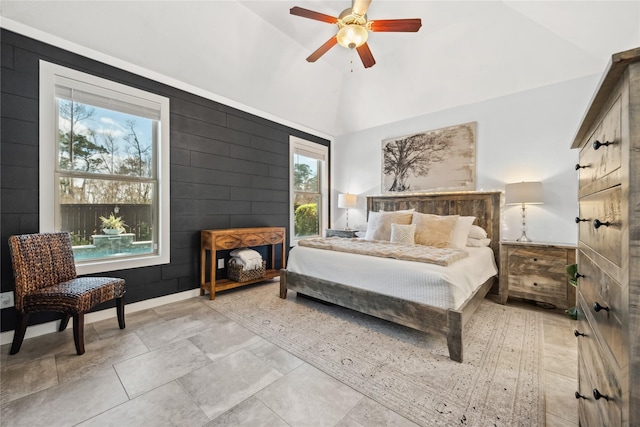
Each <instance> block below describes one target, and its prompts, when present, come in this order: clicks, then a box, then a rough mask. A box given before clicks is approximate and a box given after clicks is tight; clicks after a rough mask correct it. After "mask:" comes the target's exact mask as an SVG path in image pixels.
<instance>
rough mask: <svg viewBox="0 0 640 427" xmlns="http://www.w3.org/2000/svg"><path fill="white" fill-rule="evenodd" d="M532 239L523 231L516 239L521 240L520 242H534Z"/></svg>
mask: <svg viewBox="0 0 640 427" xmlns="http://www.w3.org/2000/svg"><path fill="white" fill-rule="evenodd" d="M532 241H533V240H531V239H530V238H528V237H527V235H526V234H525V233H522V236H520V237H519V238H518V239H516V242H520V243H529V242H532Z"/></svg>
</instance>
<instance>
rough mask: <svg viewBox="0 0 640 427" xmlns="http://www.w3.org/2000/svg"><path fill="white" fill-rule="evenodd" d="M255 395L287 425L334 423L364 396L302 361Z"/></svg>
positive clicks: (327, 424)
mask: <svg viewBox="0 0 640 427" xmlns="http://www.w3.org/2000/svg"><path fill="white" fill-rule="evenodd" d="M256 397H257V398H258V399H260V400H261V401H262V402H264V404H265V405H267V406H268V407H269V408H271V410H273V411H274V412H275V413H276V414H278V415H279V416H280V417H281V418H282V419H284V420H285V421H286V422H287V423H289V424H290V425H293V426H304V425H308V424H309V420H313V424H314V425H316V426H335V425H336V424H337V423H338V422H339V421H340V420H342V419H343V418H344V417H345V415H346V414H347V413H348V412H349V411H351V410H352V409H353V408H354V407H355V406H356V404H357V403H358V402H359V401H360V400H361V399H362V397H363V396H362V394H360V393H358V392H357V391H355V390H353V389H352V388H351V387H348V386H346V385H345V384H343V383H341V382H340V381H338V380H336V379H334V378H332V377H330V376H329V375H327V374H325V373H324V372H321V371H320V370H318V369H316V368H314V367H313V366H311V365H309V364H306V363H305V364H303V365H301V366H300V367H298V368H296V369H294V370H293V371H291V372H290V373H288V374H287V375H285V376H284V377H282V378H281V379H280V380H278V381H276V382H274V383H273V384H271V385H269V386H268V387H266V388H264V389H263V390H262V391H260V392H259V393H257V394H256Z"/></svg>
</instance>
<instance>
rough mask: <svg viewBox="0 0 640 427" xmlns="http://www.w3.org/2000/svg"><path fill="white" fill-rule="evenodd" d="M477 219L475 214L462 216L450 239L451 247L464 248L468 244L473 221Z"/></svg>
mask: <svg viewBox="0 0 640 427" xmlns="http://www.w3.org/2000/svg"><path fill="white" fill-rule="evenodd" d="M475 220H476V217H475V216H461V217H459V218H458V222H456V226H455V227H454V228H453V234H452V235H451V240H450V241H449V247H450V248H456V249H463V248H464V247H465V246H467V237H469V231H470V230H471V225H473V221H475Z"/></svg>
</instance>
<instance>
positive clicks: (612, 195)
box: [579, 186, 622, 267]
mask: <svg viewBox="0 0 640 427" xmlns="http://www.w3.org/2000/svg"><path fill="white" fill-rule="evenodd" d="M621 197H622V187H621V186H616V187H613V188H610V189H608V190H604V191H600V192H598V193H595V194H591V195H589V196H585V197H583V198H581V199H580V213H579V215H580V218H581V219H583V220H585V221H582V222H580V225H579V235H580V241H581V242H583V243H584V244H586V245H587V246H589V247H590V248H591V249H593V250H594V251H596V252H598V253H599V254H600V255H602V256H603V257H605V258H607V259H608V260H609V261H611V262H612V263H614V264H615V265H617V266H618V267H620V266H621V262H622V245H621V244H620V239H621V238H622V236H621V230H622V219H621ZM596 220H597V221H599V222H600V224H601V225H600V226H599V227H598V226H597V224H596V223H595V222H596Z"/></svg>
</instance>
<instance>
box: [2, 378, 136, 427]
mask: <svg viewBox="0 0 640 427" xmlns="http://www.w3.org/2000/svg"><path fill="white" fill-rule="evenodd" d="M127 400H128V397H127V394H126V393H125V391H124V389H123V388H122V384H121V383H120V380H119V379H118V376H117V375H116V373H115V371H114V370H113V369H108V370H103V371H100V372H98V373H97V374H96V375H91V376H87V377H85V378H82V379H80V380H78V381H70V382H66V383H62V384H59V385H57V386H55V387H49V388H47V389H45V390H42V391H39V392H37V393H33V394H30V395H28V396H25V397H22V398H20V399H17V400H14V401H13V402H9V403H8V404H6V405H3V407H2V424H3V425H7V426H12V427H18V426H27V427H37V426H44V427H52V426H56V427H57V426H72V425H75V424H77V423H79V422H81V421H84V420H86V419H87V418H91V417H93V416H95V415H98V414H100V413H102V412H104V411H106V410H108V409H110V408H113V407H114V406H117V405H119V404H121V403H123V402H126V401H127Z"/></svg>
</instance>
